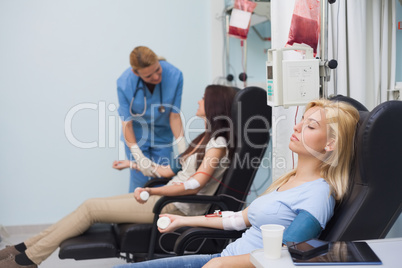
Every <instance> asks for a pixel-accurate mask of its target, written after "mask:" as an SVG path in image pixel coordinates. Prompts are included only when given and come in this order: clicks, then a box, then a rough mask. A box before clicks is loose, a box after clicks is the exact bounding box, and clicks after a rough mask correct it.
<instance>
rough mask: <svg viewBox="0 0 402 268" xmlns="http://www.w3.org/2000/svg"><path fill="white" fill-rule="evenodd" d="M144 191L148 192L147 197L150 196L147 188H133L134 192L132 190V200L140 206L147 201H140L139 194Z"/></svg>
mask: <svg viewBox="0 0 402 268" xmlns="http://www.w3.org/2000/svg"><path fill="white" fill-rule="evenodd" d="M144 191H146V192H148V193H149V195H150V196H151V192H150V190H149V188H141V187H137V188H135V190H134V198H135V200H137V202H138V203H140V204H145V203H146V202H147V201H146V200H145V201H144V200H142V199H141V196H140V195H141V193H142V192H144Z"/></svg>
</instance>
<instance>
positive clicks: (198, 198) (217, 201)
mask: <svg viewBox="0 0 402 268" xmlns="http://www.w3.org/2000/svg"><path fill="white" fill-rule="evenodd" d="M173 202H180V203H199V204H211V205H217V206H219V208H221V209H222V210H227V209H228V208H227V205H226V203H225V202H224V200H222V198H221V197H219V196H210V195H182V196H163V197H161V198H160V199H159V200H158V201H157V202H156V203H155V205H154V209H153V212H154V213H155V215H157V214H160V212H161V210H162V208H163V207H164V206H166V205H167V204H169V203H173Z"/></svg>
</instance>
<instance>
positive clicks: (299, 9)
mask: <svg viewBox="0 0 402 268" xmlns="http://www.w3.org/2000/svg"><path fill="white" fill-rule="evenodd" d="M319 36H320V1H319V0H296V2H295V7H294V10H293V16H292V22H291V25H290V30H289V38H288V42H287V44H286V45H289V46H291V45H293V44H294V43H298V44H306V45H309V46H310V47H311V48H313V50H314V56H315V55H316V53H317V45H318V40H319Z"/></svg>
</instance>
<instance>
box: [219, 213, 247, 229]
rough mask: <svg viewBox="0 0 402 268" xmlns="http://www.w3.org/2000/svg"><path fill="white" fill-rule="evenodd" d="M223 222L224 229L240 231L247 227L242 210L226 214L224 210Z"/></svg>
mask: <svg viewBox="0 0 402 268" xmlns="http://www.w3.org/2000/svg"><path fill="white" fill-rule="evenodd" d="M222 224H223V230H236V231H240V230H244V229H246V228H247V226H246V223H245V222H244V218H243V213H242V212H241V211H238V212H235V213H227V215H226V216H225V214H223V212H222Z"/></svg>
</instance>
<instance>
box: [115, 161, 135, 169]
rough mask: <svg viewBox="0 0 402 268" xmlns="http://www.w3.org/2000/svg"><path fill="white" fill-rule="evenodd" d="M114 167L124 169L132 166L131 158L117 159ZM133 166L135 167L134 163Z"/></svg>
mask: <svg viewBox="0 0 402 268" xmlns="http://www.w3.org/2000/svg"><path fill="white" fill-rule="evenodd" d="M134 164H135V163H134ZM135 166H136V165H135ZM112 167H113V168H114V169H117V170H123V169H126V168H129V167H130V161H129V160H116V161H114V162H113V165H112ZM133 168H134V165H133Z"/></svg>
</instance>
